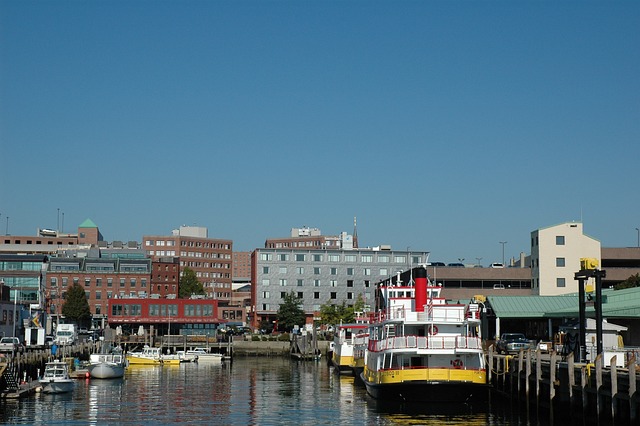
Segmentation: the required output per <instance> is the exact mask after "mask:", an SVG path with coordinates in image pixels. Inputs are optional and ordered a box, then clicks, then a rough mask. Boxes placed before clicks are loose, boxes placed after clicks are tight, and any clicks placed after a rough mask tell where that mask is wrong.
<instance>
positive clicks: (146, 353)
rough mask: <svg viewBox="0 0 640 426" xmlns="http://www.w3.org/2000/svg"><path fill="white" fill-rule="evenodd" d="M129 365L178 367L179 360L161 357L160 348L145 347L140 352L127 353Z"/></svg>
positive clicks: (175, 357)
mask: <svg viewBox="0 0 640 426" xmlns="http://www.w3.org/2000/svg"><path fill="white" fill-rule="evenodd" d="M127 361H128V362H129V365H179V364H180V359H179V358H178V357H177V356H173V355H169V356H167V355H163V354H162V350H161V349H160V348H153V347H150V346H145V347H144V348H142V351H141V352H129V353H127Z"/></svg>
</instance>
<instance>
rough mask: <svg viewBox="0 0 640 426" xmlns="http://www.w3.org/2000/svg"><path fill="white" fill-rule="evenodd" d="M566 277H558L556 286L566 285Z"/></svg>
mask: <svg viewBox="0 0 640 426" xmlns="http://www.w3.org/2000/svg"><path fill="white" fill-rule="evenodd" d="M565 286H566V283H565V279H564V278H556V287H565Z"/></svg>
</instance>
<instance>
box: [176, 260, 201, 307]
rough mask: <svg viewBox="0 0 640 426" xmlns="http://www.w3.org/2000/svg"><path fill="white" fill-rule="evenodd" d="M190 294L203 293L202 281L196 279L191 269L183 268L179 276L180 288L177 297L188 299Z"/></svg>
mask: <svg viewBox="0 0 640 426" xmlns="http://www.w3.org/2000/svg"><path fill="white" fill-rule="evenodd" d="M192 294H201V295H202V294H205V292H204V287H203V286H202V283H201V282H200V281H199V280H198V277H197V276H196V273H195V272H194V271H193V269H190V268H184V269H183V270H182V276H181V277H180V288H179V290H178V297H179V298H180V299H188V298H190V297H191V295H192Z"/></svg>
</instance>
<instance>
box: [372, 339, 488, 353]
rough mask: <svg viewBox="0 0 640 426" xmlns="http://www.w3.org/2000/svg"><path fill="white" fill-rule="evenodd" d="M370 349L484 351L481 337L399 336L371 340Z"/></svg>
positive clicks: (377, 350) (375, 350)
mask: <svg viewBox="0 0 640 426" xmlns="http://www.w3.org/2000/svg"><path fill="white" fill-rule="evenodd" d="M368 349H369V350H370V351H374V352H379V351H384V350H389V349H449V350H455V349H471V350H473V349H482V341H481V339H480V338H479V337H467V336H397V337H389V338H387V339H384V340H369V345H368Z"/></svg>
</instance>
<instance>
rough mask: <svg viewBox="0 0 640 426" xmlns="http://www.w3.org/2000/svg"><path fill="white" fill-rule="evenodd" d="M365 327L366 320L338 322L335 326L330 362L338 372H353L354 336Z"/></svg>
mask: <svg viewBox="0 0 640 426" xmlns="http://www.w3.org/2000/svg"><path fill="white" fill-rule="evenodd" d="M367 329H368V325H367V324H366V322H357V323H354V324H340V325H339V326H337V329H336V334H335V336H334V338H333V345H332V353H331V363H332V364H333V366H334V368H335V369H336V370H337V371H338V372H339V373H340V374H352V373H353V367H354V356H353V355H354V354H353V350H354V345H355V338H356V336H358V335H359V334H362V333H363V332H366V331H367Z"/></svg>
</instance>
